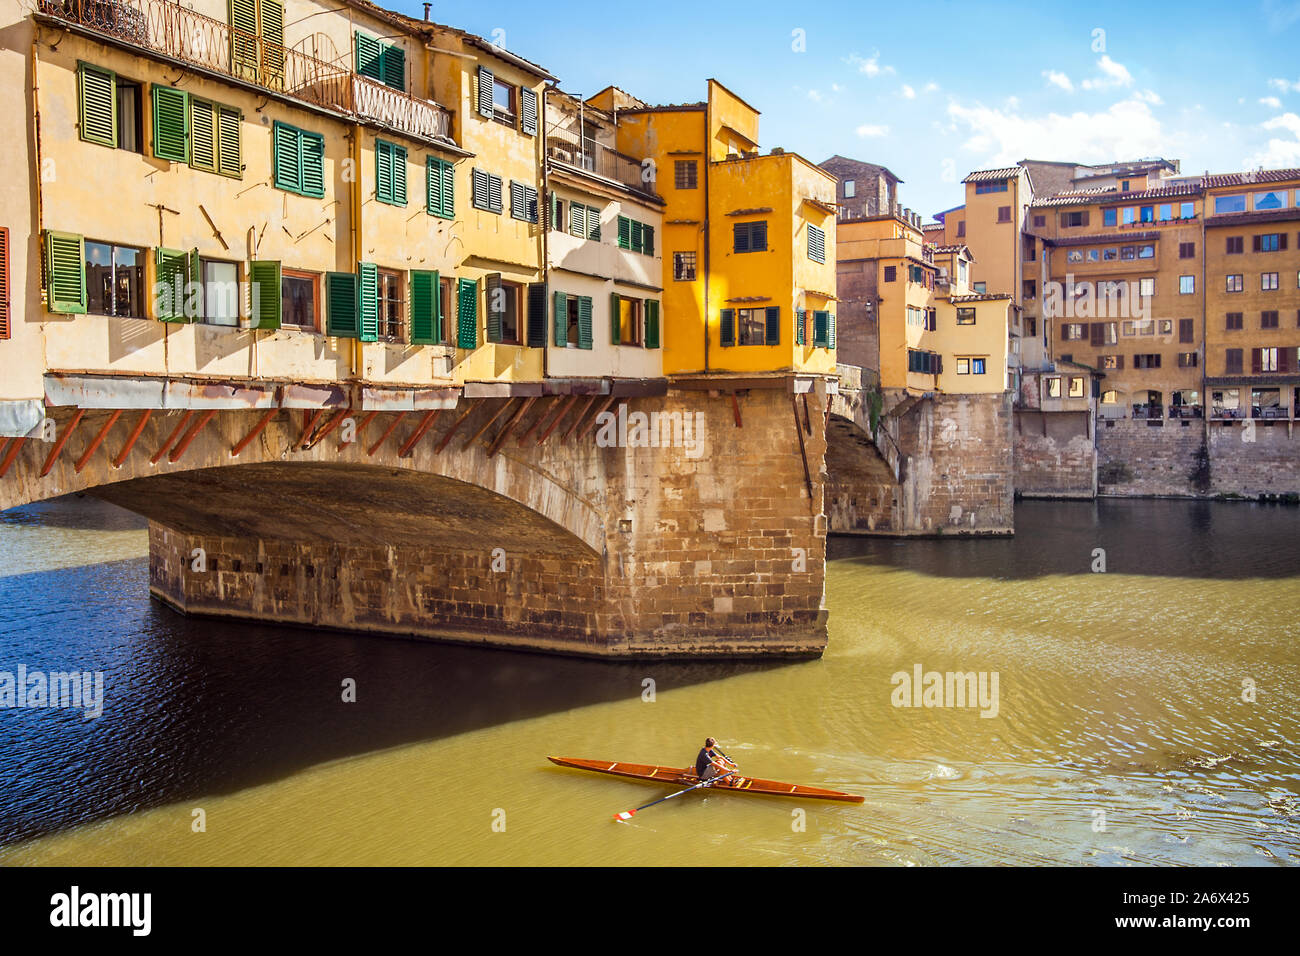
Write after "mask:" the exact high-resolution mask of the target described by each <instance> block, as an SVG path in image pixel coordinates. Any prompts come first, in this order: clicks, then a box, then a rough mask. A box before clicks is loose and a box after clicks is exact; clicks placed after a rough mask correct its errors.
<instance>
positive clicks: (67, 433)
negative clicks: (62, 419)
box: [41, 408, 86, 478]
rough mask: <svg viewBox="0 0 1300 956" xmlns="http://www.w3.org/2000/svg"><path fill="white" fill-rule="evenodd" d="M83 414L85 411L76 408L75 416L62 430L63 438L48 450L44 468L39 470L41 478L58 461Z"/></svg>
mask: <svg viewBox="0 0 1300 956" xmlns="http://www.w3.org/2000/svg"><path fill="white" fill-rule="evenodd" d="M85 414H86V410H85V409H84V408H78V409H77V414H75V415H73V416H72V421H70V422H68V427H67V428H65V429H64V430H63V437H62V438H60V439H59V440H58V441H56V442H55V443H54V447H53V448H51V449H50V453H49V455H48V456H47V457H46V459H45V467H44V468H42V469H41V477H42V478H44V477H45V476H46V475H48V474H49V473H50V469H51V468H53V467H54V463H55V462H56V461H58V460H59V455H60V454H61V453H62V452H63V446H64V445H66V444H67V443H68V439H69V438H71V437H72V433H73V432H74V431H75V430H76V428H77V426H78V425H80V424H81V419H82V418H83V417H84V416H85Z"/></svg>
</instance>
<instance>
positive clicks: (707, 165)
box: [704, 94, 721, 373]
mask: <svg viewBox="0 0 1300 956" xmlns="http://www.w3.org/2000/svg"><path fill="white" fill-rule="evenodd" d="M712 130H713V96H712V95H711V94H710V96H709V103H708V106H706V107H705V110H704V371H705V372H706V373H707V372H708V371H709V273H710V272H711V271H712V268H711V265H710V261H711V260H710V257H709V234H710V229H709V212H710V207H709V181H710V180H711V179H712V178H713V153H712V148H713V142H712V139H711V136H712ZM719 330H721V325H719ZM719 334H721V332H719Z"/></svg>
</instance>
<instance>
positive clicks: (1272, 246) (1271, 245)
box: [1250, 232, 1286, 252]
mask: <svg viewBox="0 0 1300 956" xmlns="http://www.w3.org/2000/svg"><path fill="white" fill-rule="evenodd" d="M1250 244H1251V251H1252V252H1278V251H1279V250H1283V249H1286V233H1285V232H1266V233H1264V234H1263V235H1259V236H1252V237H1251V240H1250Z"/></svg>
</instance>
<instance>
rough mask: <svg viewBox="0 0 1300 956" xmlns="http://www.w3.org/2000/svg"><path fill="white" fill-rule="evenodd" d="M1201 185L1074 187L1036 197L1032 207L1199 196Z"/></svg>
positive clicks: (1031, 204)
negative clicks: (1124, 189)
mask: <svg viewBox="0 0 1300 956" xmlns="http://www.w3.org/2000/svg"><path fill="white" fill-rule="evenodd" d="M1200 194H1201V187H1200V186H1198V185H1196V184H1195V183H1183V184H1180V185H1177V186H1156V187H1154V188H1152V189H1138V190H1129V191H1128V192H1124V191H1123V190H1121V189H1119V188H1117V187H1115V186H1096V187H1093V188H1092V189H1072V190H1070V191H1069V192H1064V193H1058V194H1057V195H1055V196H1048V197H1046V198H1044V199H1035V200H1034V201H1033V202H1032V203H1030V204H1029V205H1030V207H1031V208H1032V207H1041V206H1082V205H1086V204H1088V203H1094V202H1095V203H1101V204H1115V203H1127V202H1134V201H1137V200H1142V199H1168V198H1170V197H1171V196H1199V195H1200Z"/></svg>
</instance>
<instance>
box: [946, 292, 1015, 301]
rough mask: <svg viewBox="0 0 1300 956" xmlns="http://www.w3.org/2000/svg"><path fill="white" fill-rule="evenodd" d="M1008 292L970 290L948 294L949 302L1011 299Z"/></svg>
mask: <svg viewBox="0 0 1300 956" xmlns="http://www.w3.org/2000/svg"><path fill="white" fill-rule="evenodd" d="M1010 298H1011V295H1010V293H1007V292H970V293H965V294H962V295H950V296H948V301H949V302H992V301H993V300H994V299H1010Z"/></svg>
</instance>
